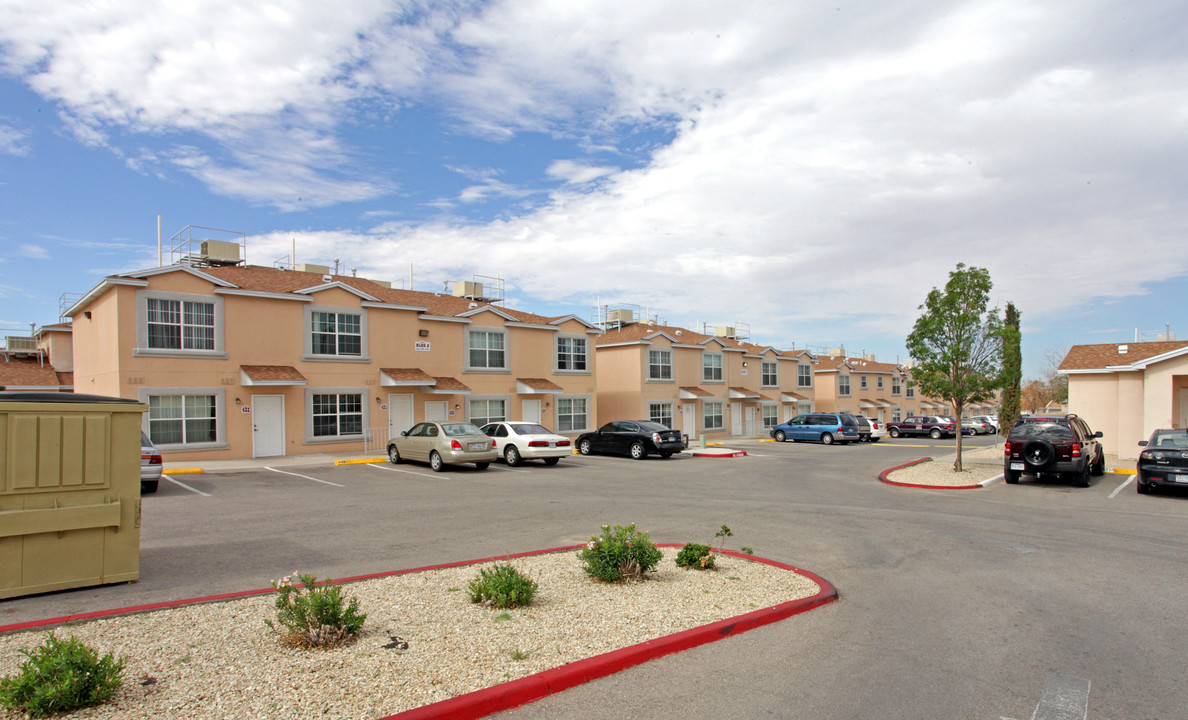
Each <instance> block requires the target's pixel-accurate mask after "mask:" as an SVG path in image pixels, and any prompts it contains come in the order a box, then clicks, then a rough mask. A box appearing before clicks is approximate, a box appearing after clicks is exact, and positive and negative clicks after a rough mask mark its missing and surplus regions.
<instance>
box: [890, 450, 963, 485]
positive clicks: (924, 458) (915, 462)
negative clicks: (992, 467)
mask: <svg viewBox="0 0 1188 720" xmlns="http://www.w3.org/2000/svg"><path fill="white" fill-rule="evenodd" d="M931 459H932V458H930V457H922V458H920V459H919V460H913V461H911V462H909V463H904V464H903V465H896V466H895V467H893V468H888V469H886V470H884V471H883V472H881V473H879V482H884V483H887V484H888V485H895V486H897V487H910V488H924V489H925V490H981V489H982V488H983V487H985V486H984V485H920V484H918V483H902V482H895V481H894V480H888V479H887V475H889V474H891V473H893V472H895V471H896V470H902V469H904V468H906V467H911V466H913V465H919V464H920V463H922V462H928V461H929V460H931Z"/></svg>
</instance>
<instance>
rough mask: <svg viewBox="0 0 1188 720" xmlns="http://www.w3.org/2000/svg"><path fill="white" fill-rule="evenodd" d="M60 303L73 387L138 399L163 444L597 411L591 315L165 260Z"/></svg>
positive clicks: (242, 452) (281, 449)
mask: <svg viewBox="0 0 1188 720" xmlns="http://www.w3.org/2000/svg"><path fill="white" fill-rule="evenodd" d="M66 314H67V315H68V316H69V317H71V318H72V320H73V323H72V325H73V360H74V389H75V391H77V392H84V393H97V394H103V395H114V396H120V397H129V398H135V399H138V400H141V401H143V402H145V403H146V404H147V405H148V408H149V409H148V412H147V413H146V414H145V419H144V427H145V430H146V431H147V432H148V433H149V435H150V437H152V439H153V441H154V443H155V444H156V445H157V447H158V449H159V450H161V451H162V452H163V453H166V454H168V455H169V457H170V459H172V460H188V459H197V458H204V459H211V460H220V459H233V458H247V457H272V456H282V455H298V454H307V453H316V452H344V451H351V450H358V449H360V442H362V441H363V440H364V438H365V437H373V438H374V437H378V445H379V446H380V447H382V444H383V443H384V442H385V441H386V438H387V437H388V436H390V435H391V434H396V433H399V432H400V431H401V430H404V429H406V428H408V427H410V426H411V425H412V424H414V423H415V422H419V421H422V420H447V419H452V420H467V421H470V422H472V423H475V424H478V425H481V424H483V423H486V422H488V421H491V420H499V419H513V420H521V419H523V420H532V421H539V422H544V423H545V424H547V425H549V426H550V427H552V428H553V429H555V430H557V431H559V432H562V433H566V434H571V435H572V434H576V433H578V432H582V431H584V430H587V429H590V428H591V427H592V426H593V419H594V418H595V417H596V412H597V405H596V403H597V396H596V393H595V388H594V379H595V375H594V373H595V355H594V353H593V352H592V345H593V338H594V336H595V335H596V334H597V329H596V328H595V327H594V326H593V325H591V324H590V323H587V322H586V321H584V320H581V319H579V318H577V317H574V316H563V317H542V316H539V315H533V314H531V313H525V312H521V311H518V310H512V309H508V308H505V307H502V306H500V305H498V304H493V303H490V302H486V301H483V300H481V299H476V298H472V297H457V296H454V295H451V294H442V293H432V292H421V291H412V290H402V289H393V288H391V287H389V286H388V285H387V284H386V283H381V282H377V281H373V280H367V279H363V278H358V277H351V276H341V275H329V274H322V273H318V272H303V271H299V270H289V269H284V268H276V267H258V266H245V265H239V264H228V265H213V266H192V265H188V264H175V265H169V266H165V267H159V268H152V269H150V270H144V271H139V272H130V273H124V274H121V275H114V276H109V277H107V278H104V279H103V281H102V282H100V283H99V284H98V285H96V286H95V287H94V288H93V289H92V290H91V291H90V292H88V293H87V294H86V295H85V296H83V297H82V298H81V299H80V300H78V301H77V302H75V303H74V304H73V306H71V307H70V308H69V309H68V310H67V311H66Z"/></svg>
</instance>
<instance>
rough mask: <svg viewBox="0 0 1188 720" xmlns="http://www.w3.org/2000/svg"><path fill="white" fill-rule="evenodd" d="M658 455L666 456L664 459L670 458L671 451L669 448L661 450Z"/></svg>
mask: <svg viewBox="0 0 1188 720" xmlns="http://www.w3.org/2000/svg"><path fill="white" fill-rule="evenodd" d="M660 457H662V458H666V459H667V458H670V457H672V451H671V450H661V451H660Z"/></svg>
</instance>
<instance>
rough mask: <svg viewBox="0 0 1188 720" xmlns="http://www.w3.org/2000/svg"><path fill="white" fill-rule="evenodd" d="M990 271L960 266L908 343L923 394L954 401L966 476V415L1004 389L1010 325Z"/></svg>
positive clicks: (933, 295)
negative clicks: (996, 303) (993, 299)
mask: <svg viewBox="0 0 1188 720" xmlns="http://www.w3.org/2000/svg"><path fill="white" fill-rule="evenodd" d="M991 287H993V283H991V282H990V271H989V270H986V269H985V268H977V267H969V268H967V267H966V266H965V263H958V264H957V269H956V270H954V271H952V272H950V273H949V282H948V283H947V284H946V285H945V289H944V291H941V290H938V289H936V288H935V287H934V288H932V292H930V293H928V297H927V298H926V299H925V300H924V304H923V305H921V306H920V309H921V310H923V311H924V314H922V315H921V316H920V317H919V318H918V319H917V320H916V325H915V327H914V328H913V329H912V332H911V334H910V335H908V337H907V349H908V352H909V353H910V354H911V356H912V358H913V359H915V361H916V365H915V367H914V368H913V369H912V377H913V378H914V379H915V381H916V384H917V385H919V386H920V390H921V392H923V393H924V394H925V395H930V396H932V397H938V398H942V399H944V400H947V401H949V404H951V405H952V406H953V415H954V416H955V417H956V418H957V460H956V462H954V463H953V470H954V471H955V472H961V413H962V411H963V410H964V409H965V407H966V406H967V405H969V404H970V403H976V402H982V401H984V400H986V399H988V398H989V397H991V395H992V394H993V393H994V391H995V390H996V389H997V388H998V387H1000V386H1001V384H1002V380H1001V376H1002V345H1003V337H1004V335H1005V334H1006V333H1004V325H1003V321H1002V318H1001V317H999V315H998V309H997V308H995V309H993V310H990V309H987V306H988V305H989V302H990V288H991Z"/></svg>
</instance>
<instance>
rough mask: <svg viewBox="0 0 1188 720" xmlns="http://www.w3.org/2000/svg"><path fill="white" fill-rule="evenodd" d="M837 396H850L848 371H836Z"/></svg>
mask: <svg viewBox="0 0 1188 720" xmlns="http://www.w3.org/2000/svg"><path fill="white" fill-rule="evenodd" d="M837 396H838V397H849V396H850V375H849V373H838V374H837Z"/></svg>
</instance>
